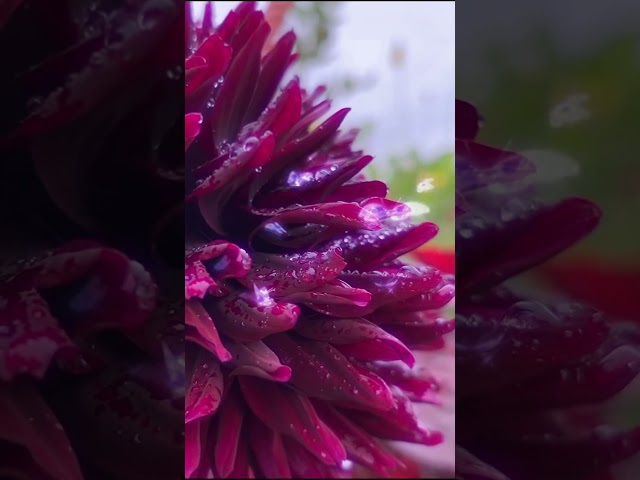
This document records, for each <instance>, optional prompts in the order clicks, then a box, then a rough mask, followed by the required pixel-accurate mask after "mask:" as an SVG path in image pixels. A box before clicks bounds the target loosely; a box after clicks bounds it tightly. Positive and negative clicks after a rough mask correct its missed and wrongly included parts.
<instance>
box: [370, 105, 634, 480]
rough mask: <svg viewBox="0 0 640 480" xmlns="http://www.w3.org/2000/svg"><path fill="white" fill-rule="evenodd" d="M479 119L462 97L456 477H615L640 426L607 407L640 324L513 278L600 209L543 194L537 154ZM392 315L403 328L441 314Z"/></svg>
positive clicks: (401, 382) (623, 377) (406, 386)
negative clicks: (552, 296)
mask: <svg viewBox="0 0 640 480" xmlns="http://www.w3.org/2000/svg"><path fill="white" fill-rule="evenodd" d="M480 121H481V116H480V114H479V113H478V111H477V110H476V108H475V107H474V106H472V105H471V104H469V103H466V102H464V101H456V260H457V272H456V273H457V281H458V288H459V290H458V298H457V302H456V322H457V326H456V327H457V328H456V330H457V332H456V377H457V378H456V390H457V399H458V403H457V405H458V406H459V408H458V410H457V412H458V417H457V419H458V422H457V425H458V429H457V441H458V443H459V445H460V446H459V448H458V450H457V453H456V467H457V477H458V478H460V479H496V480H497V479H501V480H506V479H507V478H519V479H525V480H526V479H531V480H533V479H538V478H548V479H576V480H577V479H586V478H593V479H596V478H613V477H610V476H609V475H610V472H609V467H610V466H611V465H613V464H615V463H616V462H619V461H621V460H624V459H626V458H628V457H630V456H633V455H635V454H637V453H638V452H639V451H640V442H639V441H638V440H639V429H638V427H633V426H630V427H626V428H614V427H613V426H610V425H609V422H610V419H609V418H608V415H607V413H606V410H605V409H606V408H607V405H606V402H608V401H609V400H610V399H612V398H613V397H615V396H616V395H617V394H618V393H619V392H621V391H622V390H623V389H624V388H625V387H626V386H627V385H629V384H630V383H631V382H632V381H633V380H634V378H636V377H637V375H638V373H639V372H640V361H639V360H640V330H639V329H638V327H637V326H635V325H626V324H624V323H621V322H616V321H614V320H612V319H607V318H605V316H604V315H603V314H602V313H600V312H597V311H595V310H594V309H592V308H590V307H588V306H585V305H581V304H576V303H572V302H570V301H568V300H549V299H547V298H544V299H541V298H536V297H535V293H529V294H527V296H522V295H520V294H518V293H515V291H514V290H513V289H512V288H513V287H512V286H510V285H509V284H508V283H506V282H507V281H508V280H509V279H510V278H512V277H513V276H515V275H517V274H519V273H521V272H523V271H526V270H528V269H530V268H532V267H534V266H536V265H538V264H540V263H542V262H544V261H545V260H547V259H549V258H550V257H552V256H554V255H556V254H558V253H560V252H561V251H563V250H565V249H566V248H568V247H570V246H571V245H573V244H574V243H576V242H577V241H579V240H580V239H581V238H583V237H584V236H585V235H587V234H588V233H590V232H591V231H592V230H593V229H594V228H595V227H596V225H597V224H598V221H599V219H600V215H601V213H600V211H599V209H598V208H597V207H596V206H595V205H594V204H592V203H591V202H589V201H587V200H585V199H582V198H566V199H562V200H560V201H558V202H557V203H553V204H548V203H545V202H542V201H539V200H537V199H536V191H535V185H534V184H532V183H531V182H529V180H528V179H529V178H530V177H531V174H533V173H535V166H534V165H533V163H531V162H530V161H529V160H527V159H526V158H524V157H523V156H521V155H519V154H517V153H515V152H508V151H504V150H500V149H497V148H494V147H491V146H487V145H483V144H481V143H479V142H478V141H477V140H475V137H476V135H477V133H478V131H479V128H480ZM599 288H607V287H606V286H602V285H601V286H600V287H599ZM461 292H462V293H461ZM389 318H390V316H386V315H385V316H384V317H381V318H378V319H377V322H378V323H380V321H381V320H382V319H384V320H387V321H388V320H389ZM374 320H376V319H374ZM391 321H392V323H391V324H390V327H391V328H390V329H389V332H390V333H393V334H394V335H396V337H397V338H399V339H400V340H403V333H401V332H402V330H403V329H404V330H405V331H406V332H407V333H408V332H410V331H412V330H413V329H415V328H416V327H417V326H420V327H419V330H420V331H422V332H425V323H424V322H428V323H426V325H433V324H434V323H435V324H436V325H438V321H435V322H434V323H431V322H430V321H429V320H425V321H423V320H421V319H420V318H419V317H407V320H406V321H404V320H402V321H400V322H399V323H398V322H396V320H395V319H393V320H391ZM396 325H400V326H401V330H399V331H396V330H394V327H395V326H396ZM445 325H446V324H443V323H439V328H447V327H446V326H445ZM415 335H420V334H418V333H417V331H416V333H415ZM412 338H416V337H415V336H414V335H412ZM378 373H379V374H380V375H381V376H382V377H383V378H385V379H387V378H389V377H388V376H386V375H385V374H383V373H380V372H378ZM385 373H386V372H385ZM409 379H410V377H408V376H407V375H406V374H402V373H395V374H394V376H393V377H392V379H389V381H390V382H392V383H395V384H397V385H398V387H400V388H402V389H403V390H404V391H407V390H408V392H407V395H409V396H410V395H415V394H418V393H419V392H420V390H418V391H417V392H416V391H415V390H414V389H415V388H424V387H427V385H424V384H421V383H416V382H415V381H413V380H412V381H409ZM421 385H424V387H420V386H421ZM428 391H429V389H428V388H427V390H425V392H428Z"/></svg>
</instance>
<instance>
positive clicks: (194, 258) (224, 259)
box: [185, 240, 251, 282]
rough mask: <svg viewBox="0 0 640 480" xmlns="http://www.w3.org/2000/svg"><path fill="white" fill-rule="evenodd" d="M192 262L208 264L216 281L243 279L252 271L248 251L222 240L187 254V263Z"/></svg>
mask: <svg viewBox="0 0 640 480" xmlns="http://www.w3.org/2000/svg"><path fill="white" fill-rule="evenodd" d="M191 262H201V263H202V264H205V263H206V264H207V266H208V267H209V268H208V270H209V271H210V272H214V273H212V275H213V276H215V278H216V280H223V279H227V278H241V277H244V276H245V275H246V274H247V273H248V272H249V270H250V269H251V258H250V257H249V255H248V254H247V252H246V251H244V250H243V249H241V248H240V247H238V246H237V245H234V244H233V243H228V242H225V241H221V240H217V241H214V242H211V243H208V244H206V245H203V246H200V247H198V248H194V249H192V250H190V251H189V252H187V254H186V255H185V263H186V264H189V263H191ZM185 269H186V267H185ZM185 276H186V274H185ZM185 282H187V281H185Z"/></svg>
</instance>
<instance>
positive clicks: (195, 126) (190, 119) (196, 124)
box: [184, 113, 202, 151]
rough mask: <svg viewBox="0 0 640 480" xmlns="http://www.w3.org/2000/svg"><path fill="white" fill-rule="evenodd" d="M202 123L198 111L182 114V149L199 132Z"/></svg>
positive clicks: (188, 145)
mask: <svg viewBox="0 0 640 480" xmlns="http://www.w3.org/2000/svg"><path fill="white" fill-rule="evenodd" d="M200 125H202V115H201V114H199V113H189V114H187V115H185V116H184V150H185V151H187V149H188V148H189V147H190V146H191V144H192V143H193V141H194V140H195V139H196V137H197V136H198V134H199V133H200Z"/></svg>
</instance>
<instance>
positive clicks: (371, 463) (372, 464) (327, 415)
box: [314, 402, 400, 477]
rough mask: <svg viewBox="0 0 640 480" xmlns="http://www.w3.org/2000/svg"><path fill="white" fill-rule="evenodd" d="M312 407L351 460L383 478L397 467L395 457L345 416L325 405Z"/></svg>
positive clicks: (320, 403) (315, 403) (317, 404)
mask: <svg viewBox="0 0 640 480" xmlns="http://www.w3.org/2000/svg"><path fill="white" fill-rule="evenodd" d="M314 405H315V408H316V410H317V412H318V414H319V415H320V417H321V418H322V420H324V421H325V422H326V423H327V425H328V426H329V427H330V428H331V429H332V430H333V431H334V433H335V434H336V435H337V436H338V438H340V440H341V441H342V443H343V444H344V446H345V449H346V450H347V454H348V455H349V458H350V459H351V460H353V461H355V462H357V463H359V464H361V465H364V466H365V467H367V468H370V469H371V470H373V471H374V472H375V473H377V474H378V475H383V476H385V477H386V476H388V473H387V472H388V471H390V470H393V469H395V468H397V467H398V466H399V464H400V462H399V461H398V460H397V459H396V457H395V456H393V455H391V454H390V453H389V452H387V451H385V450H384V449H383V448H382V447H381V446H380V445H379V444H378V442H376V441H375V440H374V439H373V438H372V437H371V435H370V434H369V433H368V432H365V431H364V430H362V429H361V428H360V427H358V426H357V424H355V423H353V422H352V421H350V420H349V419H348V418H347V417H346V416H344V415H342V414H341V413H339V412H338V411H337V410H336V409H334V408H332V407H330V406H328V405H327V404H326V403H323V402H314Z"/></svg>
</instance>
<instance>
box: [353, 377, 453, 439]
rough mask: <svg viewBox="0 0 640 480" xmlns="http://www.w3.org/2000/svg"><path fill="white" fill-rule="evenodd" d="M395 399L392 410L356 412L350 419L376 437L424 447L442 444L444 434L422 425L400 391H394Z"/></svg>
mask: <svg viewBox="0 0 640 480" xmlns="http://www.w3.org/2000/svg"><path fill="white" fill-rule="evenodd" d="M393 398H394V399H395V402H396V406H395V407H394V408H392V409H391V410H388V411H385V412H380V413H377V414H376V415H372V414H369V413H366V412H360V411H355V410H354V411H351V412H349V418H351V419H352V420H353V421H354V422H355V423H356V424H358V425H359V426H360V427H362V428H363V429H365V430H366V431H368V432H369V433H370V434H371V435H374V436H376V437H380V438H386V439H389V440H400V441H405V442H412V443H421V444H423V445H438V444H439V443H442V434H441V433H440V432H436V431H431V430H428V429H427V428H426V427H424V425H422V423H421V422H420V420H418V418H417V417H416V416H415V414H414V413H413V410H412V407H411V402H410V401H409V399H408V398H407V397H406V396H405V395H404V394H403V393H402V392H401V391H400V390H398V389H396V388H394V389H393Z"/></svg>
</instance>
